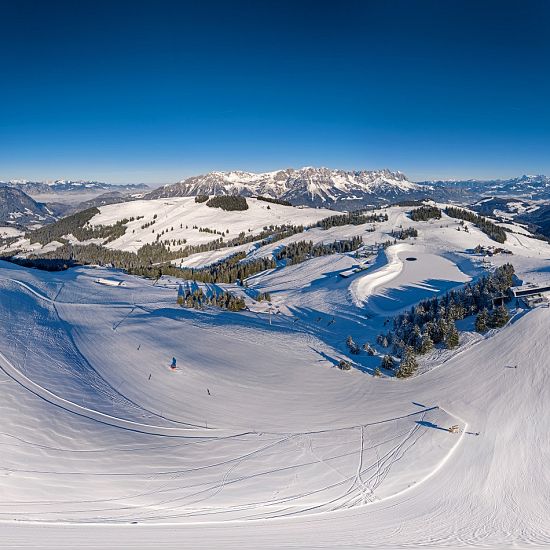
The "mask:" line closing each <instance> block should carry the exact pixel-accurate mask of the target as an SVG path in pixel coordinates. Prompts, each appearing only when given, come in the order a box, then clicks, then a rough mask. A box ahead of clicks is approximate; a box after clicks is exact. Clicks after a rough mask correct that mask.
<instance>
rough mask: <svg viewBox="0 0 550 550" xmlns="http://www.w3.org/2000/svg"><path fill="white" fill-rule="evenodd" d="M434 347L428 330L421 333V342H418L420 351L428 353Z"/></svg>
mask: <svg viewBox="0 0 550 550" xmlns="http://www.w3.org/2000/svg"><path fill="white" fill-rule="evenodd" d="M433 347H434V343H433V340H432V338H431V336H430V334H429V332H424V333H423V334H422V342H421V344H420V353H428V352H429V351H430V350H432V349H433Z"/></svg>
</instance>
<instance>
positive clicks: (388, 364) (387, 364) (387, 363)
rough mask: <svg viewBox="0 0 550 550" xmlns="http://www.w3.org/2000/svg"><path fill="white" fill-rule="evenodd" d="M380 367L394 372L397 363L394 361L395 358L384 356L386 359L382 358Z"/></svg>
mask: <svg viewBox="0 0 550 550" xmlns="http://www.w3.org/2000/svg"><path fill="white" fill-rule="evenodd" d="M380 366H381V367H382V368H383V369H386V370H393V369H394V367H395V361H394V360H393V357H392V356H391V355H384V357H382V361H381V363H380Z"/></svg>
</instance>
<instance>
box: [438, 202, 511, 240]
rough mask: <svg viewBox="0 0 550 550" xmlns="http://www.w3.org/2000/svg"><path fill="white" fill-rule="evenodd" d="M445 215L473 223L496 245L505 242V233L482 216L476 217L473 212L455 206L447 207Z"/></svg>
mask: <svg viewBox="0 0 550 550" xmlns="http://www.w3.org/2000/svg"><path fill="white" fill-rule="evenodd" d="M445 214H447V216H450V217H451V218H456V219H459V220H464V221H467V222H471V223H473V224H474V225H475V226H476V227H477V228H478V229H481V231H483V233H485V234H486V235H487V236H488V237H489V238H491V239H493V241H496V242H497V243H503V242H504V241H506V231H505V230H504V229H503V228H502V227H500V226H498V225H496V224H494V223H493V222H492V221H489V220H488V219H487V218H484V217H483V216H478V215H477V214H474V213H473V212H469V211H468V210H464V209H462V208H457V207H455V206H448V207H447V208H445Z"/></svg>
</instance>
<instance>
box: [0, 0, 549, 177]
mask: <svg viewBox="0 0 550 550" xmlns="http://www.w3.org/2000/svg"><path fill="white" fill-rule="evenodd" d="M0 19H1V21H2V49H1V51H0V77H1V86H0V179H9V178H27V179H46V178H52V179H53V178H71V179H80V178H84V179H97V180H103V181H110V182H155V183H159V182H170V181H176V180H179V179H181V178H183V177H186V176H189V175H192V174H197V173H202V172H206V171H210V170H229V169H243V170H261V171H264V170H274V169H279V168H284V167H289V166H293V167H300V166H304V165H314V166H329V167H334V168H346V169H375V168H384V167H387V168H390V169H394V170H402V171H403V172H405V173H406V174H407V175H408V176H409V177H410V178H411V179H414V180H422V179H431V178H468V177H477V178H493V177H510V176H514V175H520V174H523V173H547V174H549V173H550V38H549V35H548V28H549V27H550V2H548V1H546V0H522V1H519V0H518V1H515V2H511V1H506V0H501V1H494V2H493V1H483V0H475V1H467V0H464V1H453V0H434V1H421V0H419V1H414V0H402V1H397V0H395V1H394V0H376V1H370V0H362V1H359V0H358V1H351V0H338V1H331V2H323V1H306V0H304V1H300V0H293V1H288V2H287V1H270V0H266V1H264V0H262V1H258V0H255V1H252V0H251V1H240V0H232V1H229V0H227V1H225V2H214V1H208V0H202V1H199V0H196V1H193V2H191V1H179V2H176V1H174V2H168V1H161V0H157V1H153V0H151V1H148V2H144V1H140V0H134V1H132V2H125V1H122V0H117V1H101V0H94V1H86V0H84V1H81V0H78V1H71V2H62V1H55V0H50V1H42V0H41V1H27V0H17V1H13V0H0Z"/></svg>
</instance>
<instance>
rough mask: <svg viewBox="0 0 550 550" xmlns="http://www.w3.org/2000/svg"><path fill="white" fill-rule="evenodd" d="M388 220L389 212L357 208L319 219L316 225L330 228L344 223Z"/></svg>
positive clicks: (359, 223) (354, 223) (353, 223)
mask: <svg viewBox="0 0 550 550" xmlns="http://www.w3.org/2000/svg"><path fill="white" fill-rule="evenodd" d="M384 221H386V222H387V221H388V214H386V213H384V214H373V213H368V212H366V211H364V210H356V211H354V212H348V213H346V214H337V215H335V216H329V217H328V218H323V219H322V220H319V221H318V222H317V223H316V224H315V227H321V228H322V229H330V228H331V227H339V226H342V225H363V224H364V223H375V222H384Z"/></svg>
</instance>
